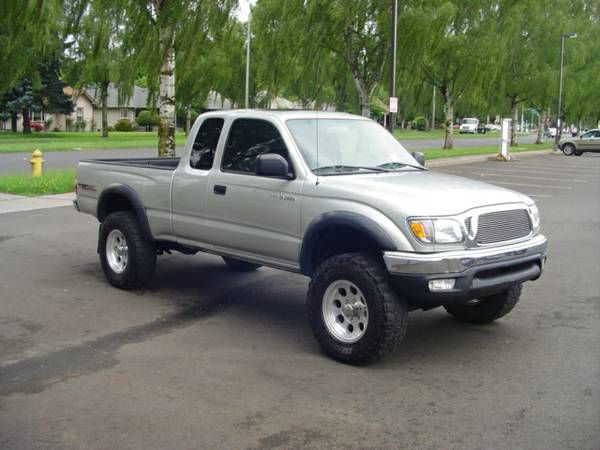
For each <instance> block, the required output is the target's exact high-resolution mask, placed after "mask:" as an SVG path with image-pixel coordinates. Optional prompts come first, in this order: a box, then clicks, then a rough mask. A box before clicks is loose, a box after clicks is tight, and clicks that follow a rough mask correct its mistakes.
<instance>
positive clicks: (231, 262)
mask: <svg viewBox="0 0 600 450" xmlns="http://www.w3.org/2000/svg"><path fill="white" fill-rule="evenodd" d="M223 261H225V264H227V267H229V268H230V269H233V270H236V271H238V272H252V271H253V270H256V269H258V268H259V267H261V266H260V264H254V263H251V262H247V261H242V260H241V259H235V258H230V257H229V256H223Z"/></svg>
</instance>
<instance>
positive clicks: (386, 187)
mask: <svg viewBox="0 0 600 450" xmlns="http://www.w3.org/2000/svg"><path fill="white" fill-rule="evenodd" d="M319 184H320V186H319V187H320V189H319V191H320V195H323V196H327V197H332V198H338V199H346V200H349V201H358V202H360V203H364V204H367V205H370V206H372V207H375V208H376V209H378V210H379V211H381V212H382V213H383V214H385V215H387V216H388V217H390V218H392V219H393V220H394V219H396V218H400V220H403V218H406V217H408V216H429V215H431V216H436V215H453V214H459V213H462V212H465V211H467V210H470V209H472V208H476V207H481V206H490V205H495V204H505V203H527V204H531V203H533V201H532V200H531V199H530V198H529V197H527V196H526V195H523V194H520V193H518V192H515V191H511V190H509V189H504V188H501V187H498V186H494V185H492V184H488V183H483V182H479V181H475V180H471V179H468V178H463V177H458V176H454V175H447V174H443V173H439V172H432V171H416V170H406V171H399V172H393V173H373V174H353V175H337V176H328V177H320V178H319Z"/></svg>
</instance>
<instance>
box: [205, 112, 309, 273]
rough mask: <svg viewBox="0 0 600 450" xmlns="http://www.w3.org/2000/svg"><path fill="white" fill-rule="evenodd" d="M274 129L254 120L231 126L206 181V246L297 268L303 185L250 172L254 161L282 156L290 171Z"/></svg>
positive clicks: (240, 120) (288, 157)
mask: <svg viewBox="0 0 600 450" xmlns="http://www.w3.org/2000/svg"><path fill="white" fill-rule="evenodd" d="M278 126H279V125H278V124H277V123H276V122H271V121H270V120H266V119H256V118H236V119H235V120H234V121H233V122H232V123H231V125H230V127H229V132H228V135H227V140H226V141H225V145H224V149H223V151H222V152H220V158H218V159H219V162H218V163H219V168H218V169H217V168H215V169H214V170H213V171H212V174H211V178H210V185H209V191H208V200H207V224H206V227H207V231H208V233H209V235H210V239H211V242H213V243H214V244H215V245H217V246H219V247H221V248H222V249H228V250H231V253H232V254H239V255H241V256H243V254H244V253H247V254H248V255H250V256H251V255H257V256H261V257H263V258H266V259H272V260H273V262H274V263H283V264H284V265H290V264H292V265H297V258H298V252H299V247H300V208H301V203H302V201H301V191H302V181H301V180H300V179H299V178H298V177H297V176H295V177H294V179H291V180H289V179H279V178H270V177H265V176H258V175H256V173H255V164H256V158H257V156H258V155H260V154H263V153H277V154H279V155H281V156H283V157H284V158H285V159H286V160H287V161H288V164H289V165H290V167H291V168H292V170H294V161H293V159H294V158H292V157H291V155H290V152H289V151H288V146H287V145H286V143H285V140H284V138H283V136H282V133H281V131H280V130H279V129H278ZM294 173H295V174H296V175H297V171H295V172H294Z"/></svg>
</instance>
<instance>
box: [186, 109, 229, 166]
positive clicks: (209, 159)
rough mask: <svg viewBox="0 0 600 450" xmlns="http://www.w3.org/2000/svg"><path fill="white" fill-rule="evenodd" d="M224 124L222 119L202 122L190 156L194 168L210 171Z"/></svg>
mask: <svg viewBox="0 0 600 450" xmlns="http://www.w3.org/2000/svg"><path fill="white" fill-rule="evenodd" d="M223 122H224V121H223V119H220V118H210V119H206V120H205V121H204V122H202V125H200V129H199V130H198V134H196V139H194V144H193V146H192V153H191V154H190V166H191V167H192V168H194V169H202V170H209V169H210V168H211V167H212V165H213V160H214V159H215V151H216V149H217V143H218V142H219V136H220V135H221V130H222V129H223Z"/></svg>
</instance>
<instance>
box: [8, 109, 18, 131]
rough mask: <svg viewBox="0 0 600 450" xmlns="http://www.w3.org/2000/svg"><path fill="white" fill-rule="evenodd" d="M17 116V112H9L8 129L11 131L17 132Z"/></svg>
mask: <svg viewBox="0 0 600 450" xmlns="http://www.w3.org/2000/svg"><path fill="white" fill-rule="evenodd" d="M18 120H19V118H18V117H17V113H15V112H13V113H10V129H11V130H12V132H13V133H16V132H17V122H18Z"/></svg>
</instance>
